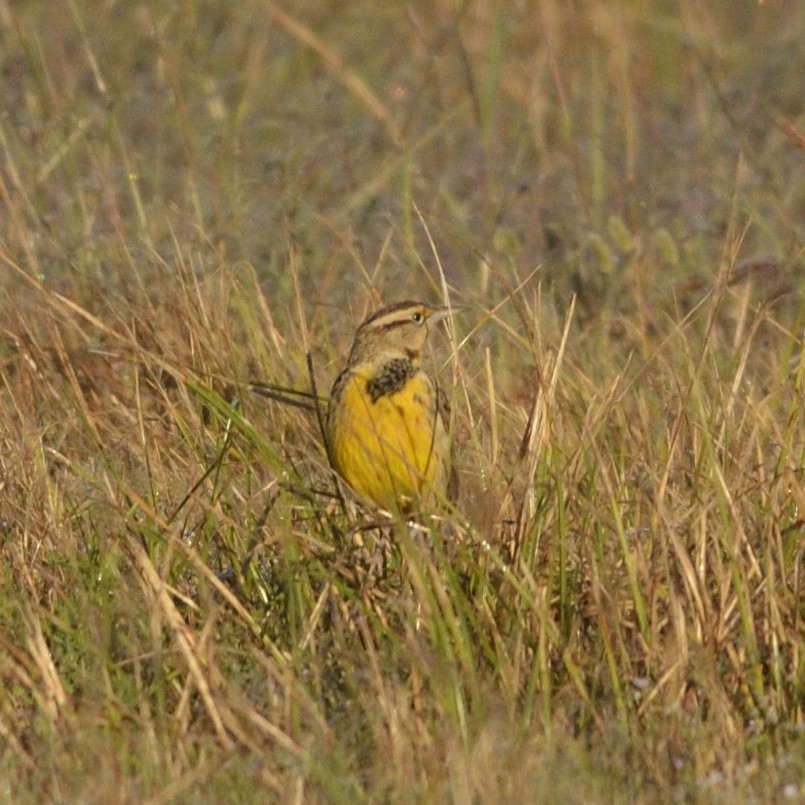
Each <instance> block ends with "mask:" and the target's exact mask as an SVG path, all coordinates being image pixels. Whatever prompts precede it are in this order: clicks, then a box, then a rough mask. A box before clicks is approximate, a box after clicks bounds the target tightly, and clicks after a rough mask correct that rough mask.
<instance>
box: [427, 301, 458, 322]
mask: <svg viewBox="0 0 805 805" xmlns="http://www.w3.org/2000/svg"><path fill="white" fill-rule="evenodd" d="M462 310H464V308H463V307H456V305H451V306H450V307H437V308H434V310H433V311H432V312H431V314H430V316H428V324H436V322H439V321H441V320H442V319H446V318H447V317H448V316H452V315H453V314H454V313H460V312H461V311H462Z"/></svg>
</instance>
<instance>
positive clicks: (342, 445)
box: [326, 302, 456, 510]
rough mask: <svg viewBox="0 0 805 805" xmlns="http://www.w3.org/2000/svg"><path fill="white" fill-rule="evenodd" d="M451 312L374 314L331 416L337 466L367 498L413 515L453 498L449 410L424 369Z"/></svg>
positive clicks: (395, 308)
mask: <svg viewBox="0 0 805 805" xmlns="http://www.w3.org/2000/svg"><path fill="white" fill-rule="evenodd" d="M451 312H452V311H451V310H450V309H449V308H445V307H429V306H428V305H425V304H422V303H421V302H400V303H399V304H396V305H389V306H388V307H384V308H382V309H381V310H378V311H376V312H374V313H372V314H371V315H370V316H369V317H368V318H367V319H366V321H364V322H363V324H361V326H360V327H358V329H357V331H356V332H355V340H354V342H353V344H352V350H351V351H350V353H349V359H348V360H347V365H346V368H345V369H344V370H343V371H342V372H341V374H340V375H339V376H338V378H337V379H336V381H335V383H334V384H333V389H332V392H331V394H330V404H329V407H328V410H327V421H326V440H327V452H328V456H329V459H330V463H331V464H332V466H333V468H334V469H335V470H336V471H337V472H338V473H339V475H341V477H342V478H344V480H346V481H347V483H348V484H349V485H350V486H351V487H352V489H353V490H354V491H355V492H356V493H357V494H358V495H359V496H360V497H362V498H365V499H369V500H372V501H374V502H375V503H377V504H378V505H379V506H381V507H383V508H387V509H390V510H395V509H396V510H406V509H409V508H410V507H411V506H415V505H416V504H418V503H422V502H426V501H438V500H444V499H445V498H451V497H453V494H454V491H455V486H456V484H455V474H454V472H453V471H452V466H451V464H452V462H451V449H450V439H449V437H448V433H447V423H448V421H449V416H450V412H449V404H448V401H447V398H446V397H445V395H444V393H443V392H442V391H441V389H440V388H439V385H438V383H437V382H436V380H434V378H433V377H431V376H430V375H429V374H428V373H427V372H425V371H424V370H423V369H422V368H421V360H422V351H423V349H424V347H425V342H426V341H427V338H428V327H429V325H431V324H434V323H435V322H437V321H439V320H440V319H443V318H444V317H445V316H448V315H450V313H451Z"/></svg>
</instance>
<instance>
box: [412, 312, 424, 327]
mask: <svg viewBox="0 0 805 805" xmlns="http://www.w3.org/2000/svg"><path fill="white" fill-rule="evenodd" d="M411 321H412V322H414V324H422V313H421V312H420V311H418V310H417V312H416V313H414V315H413V316H411Z"/></svg>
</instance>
